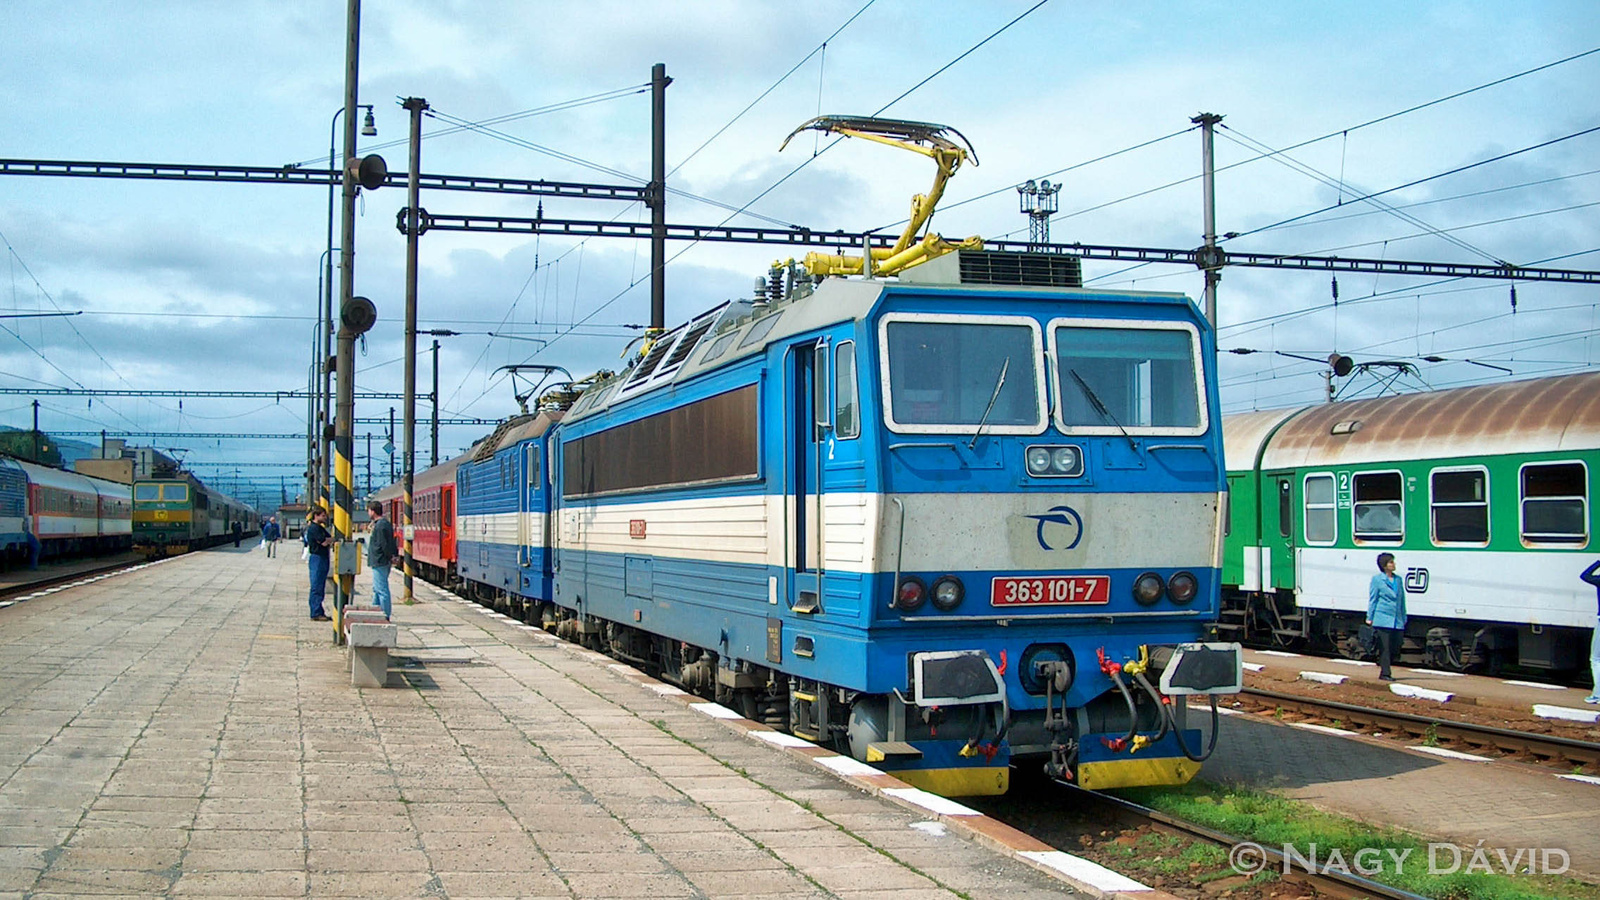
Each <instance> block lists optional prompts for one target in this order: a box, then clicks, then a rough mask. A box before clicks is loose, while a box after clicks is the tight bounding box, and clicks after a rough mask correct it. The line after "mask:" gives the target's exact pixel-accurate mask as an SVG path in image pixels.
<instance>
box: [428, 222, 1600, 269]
mask: <svg viewBox="0 0 1600 900" xmlns="http://www.w3.org/2000/svg"><path fill="white" fill-rule="evenodd" d="M428 227H429V228H431V229H435V230H438V231H475V232H496V233H501V234H556V235H567V236H572V237H616V238H647V237H649V236H650V226H649V224H648V223H630V222H603V221H596V220H589V219H549V218H544V217H542V216H541V217H535V218H528V217H515V216H478V215H451V214H447V213H430V214H429V215H428ZM667 239H668V240H675V241H709V242H720V243H734V244H791V245H799V246H807V247H825V248H831V249H835V250H839V251H851V250H859V249H860V248H861V245H862V244H863V243H868V244H870V245H871V246H872V247H873V249H874V251H876V250H878V249H880V248H882V249H887V248H890V247H892V246H894V242H895V237H894V236H892V235H884V234H870V233H869V234H862V233H861V232H849V231H844V230H842V229H840V230H836V231H814V230H812V229H809V228H744V227H738V226H730V225H716V226H711V225H668V226H667ZM983 246H984V249H987V250H998V251H1002V252H1008V253H1050V254H1056V255H1061V256H1076V257H1078V258H1080V259H1100V260H1109V261H1112V262H1142V263H1160V264H1170V265H1182V266H1194V267H1196V268H1205V267H1206V266H1205V263H1206V260H1205V259H1204V258H1203V252H1202V251H1203V248H1202V249H1195V250H1179V249H1173V248H1165V247H1123V246H1115V245H1108V244H1030V243H1028V242H1026V241H997V240H985V241H984V242H983ZM1217 253H1218V254H1219V255H1220V258H1219V259H1218V260H1216V261H1215V262H1216V264H1220V265H1226V266H1245V267H1249V268H1259V269H1304V270H1313V271H1326V272H1366V273H1369V274H1381V275H1418V276H1426V277H1433V278H1493V279H1501V280H1507V279H1512V280H1516V281H1555V282H1566V283H1571V284H1600V271H1593V270H1586V269H1547V268H1542V267H1538V266H1528V267H1520V266H1508V265H1488V264H1474V263H1445V262H1423V261H1416V260H1403V259H1366V258H1359V257H1348V256H1292V255H1285V254H1281V253H1245V252H1238V251H1224V250H1221V249H1220V248H1219V249H1218V251H1217ZM874 256H876V253H874Z"/></svg>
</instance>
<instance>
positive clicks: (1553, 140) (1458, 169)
mask: <svg viewBox="0 0 1600 900" xmlns="http://www.w3.org/2000/svg"><path fill="white" fill-rule="evenodd" d="M1597 131H1600V125H1594V126H1591V127H1589V128H1585V129H1583V130H1581V131H1574V132H1571V133H1570V134H1564V135H1562V136H1560V137H1555V138H1549V139H1548V140H1543V141H1540V142H1538V143H1537V144H1529V145H1528V146H1526V147H1521V148H1519V149H1516V150H1510V151H1507V152H1505V153H1499V154H1496V155H1494V156H1491V157H1488V158H1486V159H1480V160H1477V161H1475V162H1470V163H1466V164H1464V165H1460V166H1456V167H1455V168H1453V169H1447V170H1445V171H1443V172H1439V173H1436V174H1433V175H1428V176H1426V177H1423V178H1417V179H1413V180H1411V181H1408V182H1406V183H1404V184H1397V185H1395V186H1394V187H1391V188H1384V189H1383V190H1381V191H1373V192H1371V193H1369V194H1364V195H1362V196H1360V197H1357V198H1355V199H1354V200H1351V201H1347V202H1351V203H1355V202H1360V201H1363V200H1370V199H1372V198H1374V197H1382V196H1384V195H1385V194H1392V193H1394V192H1395V191H1403V190H1405V189H1406V188H1411V187H1416V186H1417V185H1419V184H1427V183H1428V182H1430V181H1437V180H1439V179H1440V178H1448V177H1450V176H1451V175H1459V174H1461V173H1462V172H1466V171H1469V170H1472V169H1476V168H1478V167H1480V166H1487V165H1490V164H1492V163H1497V162H1502V161H1504V160H1507V159H1510V158H1512V157H1514V156H1520V155H1521V154H1524V153H1531V152H1533V151H1535V150H1542V149H1544V148H1546V147H1552V146H1555V145H1556V144H1559V143H1562V142H1564V141H1570V140H1573V139H1574V138H1580V137H1584V136H1586V135H1590V134H1594V133H1595V132H1597ZM1341 205H1342V204H1334V205H1330V206H1324V207H1322V208H1321V209H1314V210H1312V211H1310V212H1305V213H1301V214H1300V215H1297V216H1291V217H1289V218H1287V219H1282V220H1280V221H1277V222H1273V223H1272V224H1270V225H1262V226H1260V227H1258V228H1252V229H1250V230H1248V231H1241V232H1239V233H1237V234H1235V235H1233V236H1231V237H1227V238H1224V240H1228V241H1232V240H1238V239H1239V238H1244V237H1249V236H1250V235H1253V234H1260V233H1261V232H1263V231H1271V230H1272V229H1274V228H1279V227H1281V226H1284V225H1287V224H1289V223H1291V222H1298V221H1300V220H1302V219H1308V218H1311V217H1313V216H1317V215H1320V214H1322V213H1325V212H1328V211H1330V210H1335V209H1338V208H1339V207H1340V206H1341Z"/></svg>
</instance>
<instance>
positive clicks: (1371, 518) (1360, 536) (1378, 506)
mask: <svg viewBox="0 0 1600 900" xmlns="http://www.w3.org/2000/svg"><path fill="white" fill-rule="evenodd" d="M1352 480H1353V481H1354V483H1355V497H1354V501H1355V509H1354V510H1353V511H1352V512H1353V515H1354V518H1355V527H1353V528H1352V529H1351V531H1352V532H1353V533H1354V534H1355V539H1356V540H1357V541H1380V542H1384V543H1394V542H1398V541H1399V540H1401V539H1402V538H1404V537H1405V516H1404V513H1403V512H1402V508H1401V501H1402V500H1403V499H1404V498H1405V479H1404V478H1403V477H1401V475H1400V473H1399V472H1362V473H1360V474H1359V475H1356V476H1355V478H1354V479H1352Z"/></svg>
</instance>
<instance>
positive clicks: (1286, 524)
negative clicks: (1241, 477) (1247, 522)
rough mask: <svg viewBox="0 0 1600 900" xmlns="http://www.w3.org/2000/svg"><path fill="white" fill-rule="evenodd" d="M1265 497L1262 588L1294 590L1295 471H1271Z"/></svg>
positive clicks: (1262, 506)
mask: <svg viewBox="0 0 1600 900" xmlns="http://www.w3.org/2000/svg"><path fill="white" fill-rule="evenodd" d="M1262 482H1263V484H1262V487H1264V488H1266V489H1267V490H1268V491H1270V493H1269V494H1268V495H1267V496H1264V497H1262V498H1261V512H1262V515H1261V518H1262V522H1261V588H1262V590H1266V591H1270V590H1272V589H1273V588H1283V589H1286V590H1293V589H1294V586H1295V553H1294V548H1295V521H1296V519H1297V518H1298V516H1296V514H1295V509H1296V504H1295V496H1294V473H1293V472H1269V473H1266V474H1265V475H1264V476H1263V477H1262Z"/></svg>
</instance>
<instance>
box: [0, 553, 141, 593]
mask: <svg viewBox="0 0 1600 900" xmlns="http://www.w3.org/2000/svg"><path fill="white" fill-rule="evenodd" d="M144 561H145V560H143V559H121V560H117V561H116V562H109V563H106V564H105V565H101V566H94V567H92V568H88V569H78V570H77V571H74V572H69V573H65V574H59V575H50V576H47V577H45V578H40V579H37V580H34V581H27V582H23V583H21V584H7V585H3V586H0V601H3V600H11V599H13V598H16V597H22V596H25V595H28V594H36V593H38V592H39V591H46V590H49V589H51V588H54V587H61V586H63V585H69V584H73V583H74V582H78V581H82V580H83V579H85V578H93V577H95V576H96V575H104V574H107V573H109V572H116V571H119V570H121V569H127V568H130V567H132V566H137V565H139V564H140V563H143V562H144Z"/></svg>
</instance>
